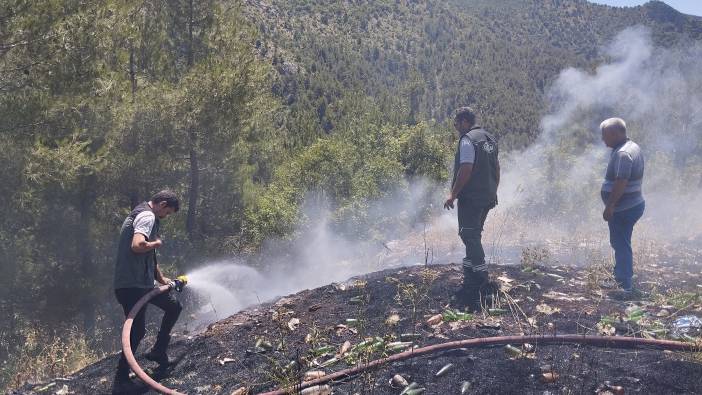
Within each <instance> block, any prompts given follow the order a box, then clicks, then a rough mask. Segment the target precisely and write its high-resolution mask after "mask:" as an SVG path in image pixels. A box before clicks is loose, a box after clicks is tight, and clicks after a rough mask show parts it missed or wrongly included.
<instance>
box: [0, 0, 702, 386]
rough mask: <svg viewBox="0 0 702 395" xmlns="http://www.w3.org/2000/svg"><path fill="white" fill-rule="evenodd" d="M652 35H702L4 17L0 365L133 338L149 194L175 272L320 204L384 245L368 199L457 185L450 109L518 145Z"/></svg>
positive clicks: (158, 6) (295, 11) (240, 8)
mask: <svg viewBox="0 0 702 395" xmlns="http://www.w3.org/2000/svg"><path fill="white" fill-rule="evenodd" d="M496 3H500V4H496ZM638 23H643V24H645V25H648V26H650V27H651V28H652V29H653V31H654V33H655V38H656V40H657V41H659V42H660V43H665V44H670V43H673V42H675V41H676V40H679V39H681V38H682V37H686V36H692V37H700V36H701V35H702V23H700V21H699V20H697V19H694V18H689V17H684V16H681V15H679V14H677V13H675V12H674V11H672V10H671V9H668V8H666V7H665V6H662V5H661V4H657V3H652V4H649V5H648V6H646V7H639V8H635V9H628V10H624V9H613V8H608V7H603V6H595V5H592V4H589V3H587V2H585V1H580V0H570V1H569V0H563V1H557V0H549V1H536V0H527V1H508V0H502V1H499V2H497V1H478V0H473V1H468V0H463V1H458V0H456V1H450V2H436V1H400V0H398V1H389V0H386V1H355V2H337V1H324V2H317V1H308V0H295V1H293V0H273V1H269V2H259V1H256V0H254V1H248V2H244V3H242V4H239V3H236V2H232V1H217V0H206V1H193V0H169V1H165V0H140V1H139V0H128V1H114V0H106V1H78V0H52V1H39V2H37V1H26V0H0V148H1V150H0V151H1V153H0V166H2V168H3V171H2V173H1V175H0V196H1V197H2V198H1V199H0V210H1V212H2V213H3V215H2V217H0V264H1V265H2V276H0V316H2V317H10V319H9V320H5V321H4V322H3V323H2V324H1V325H0V329H1V330H2V335H1V336H0V360H6V359H8V356H9V355H11V354H14V353H15V352H16V351H17V349H18V344H21V343H22V339H23V335H22V333H23V331H24V330H25V329H26V328H28V327H33V326H37V325H40V326H51V327H52V328H54V331H55V334H60V333H62V331H64V330H65V329H67V328H68V325H69V324H68V323H72V324H75V325H78V326H79V328H80V329H81V330H83V331H85V332H86V333H94V331H95V330H96V327H99V326H100V325H102V326H106V327H111V326H115V325H116V324H117V323H119V321H120V319H121V317H120V313H119V311H118V310H117V308H116V306H115V303H114V301H113V300H112V295H111V287H110V284H111V279H112V270H113V256H114V253H115V251H114V249H115V242H116V238H117V232H118V229H119V226H120V224H121V221H122V220H123V218H124V216H125V215H126V214H127V213H128V211H129V209H130V207H131V206H133V205H135V204H136V203H138V202H140V201H141V200H144V199H145V198H148V197H149V196H150V195H151V194H152V193H153V192H155V191H157V190H159V189H161V188H165V187H168V188H171V189H173V190H175V191H177V192H178V193H179V194H180V195H181V196H182V200H183V205H182V207H183V209H182V213H180V214H179V215H177V216H175V217H174V218H173V219H169V220H168V222H167V223H166V225H165V236H166V237H167V241H166V246H165V247H164V249H163V251H162V253H163V255H164V256H165V257H166V259H164V261H165V262H166V263H167V264H169V265H180V266H181V268H182V265H184V264H185V262H186V261H188V260H191V259H192V260H197V259H203V258H205V257H206V256H208V255H212V256H215V255H221V254H228V253H234V252H242V251H254V250H255V249H256V248H257V247H258V246H259V245H260V243H261V242H262V241H263V240H264V239H265V238H267V237H271V236H284V235H288V234H290V233H291V232H292V231H293V230H294V229H295V225H296V224H297V222H298V220H299V218H300V214H301V210H300V208H301V205H302V203H303V201H305V200H306V199H307V200H309V199H312V200H319V201H320V202H322V201H323V202H324V204H329V205H331V208H332V210H333V212H334V215H335V216H336V218H338V219H341V218H344V219H346V220H350V221H351V222H352V223H353V224H354V225H357V226H352V227H351V228H350V229H353V232H351V233H354V232H355V233H356V234H355V236H358V237H366V236H367V234H365V233H367V232H366V231H365V230H368V231H369V232H370V231H373V232H382V231H383V229H384V228H391V227H392V226H393V223H392V219H391V218H390V219H388V218H379V217H377V216H372V215H370V214H369V212H368V207H369V202H371V201H374V200H378V199H383V198H387V197H388V196H390V195H391V194H392V193H393V192H394V191H397V190H403V188H404V189H406V188H407V187H408V183H409V181H411V180H412V179H416V178H430V179H433V180H438V181H442V180H445V179H446V176H447V166H446V164H447V163H448V162H449V160H448V158H449V157H450V154H451V151H452V148H453V139H452V132H451V131H450V130H449V128H448V123H447V122H446V121H447V116H448V115H449V114H450V113H451V111H452V110H453V109H454V108H455V107H457V106H459V105H464V104H470V105H473V106H474V107H475V108H476V109H478V110H479V111H480V112H481V113H483V114H485V118H484V124H485V125H487V126H488V127H489V128H490V129H491V130H493V131H495V132H496V134H497V135H498V136H500V137H501V138H502V141H503V146H504V147H505V148H510V147H512V148H515V147H522V146H524V145H526V144H528V143H529V142H530V141H531V140H532V139H533V137H534V136H535V135H536V134H537V130H538V119H539V118H540V115H541V114H542V113H543V111H544V108H543V94H544V91H545V89H546V87H547V86H548V84H549V81H551V79H552V78H554V76H555V75H557V73H558V72H559V71H560V70H561V69H562V68H564V67H567V66H578V67H589V66H592V65H595V64H597V63H598V62H599V61H601V59H599V58H598V56H599V55H598V52H597V48H598V47H599V46H600V45H601V44H602V43H603V42H605V41H606V40H608V39H610V38H611V37H612V36H613V35H614V34H615V33H616V32H617V31H618V30H620V29H621V28H622V27H625V26H630V25H633V24H638ZM358 229H364V231H361V232H359V231H358ZM204 251H206V253H205V252H204ZM48 336H51V334H49V335H48ZM93 346H104V345H99V344H93ZM2 369H3V375H2V376H0V386H2V384H3V383H8V382H10V380H11V377H9V374H10V373H11V372H12V371H13V367H12V364H9V365H3V368H2Z"/></svg>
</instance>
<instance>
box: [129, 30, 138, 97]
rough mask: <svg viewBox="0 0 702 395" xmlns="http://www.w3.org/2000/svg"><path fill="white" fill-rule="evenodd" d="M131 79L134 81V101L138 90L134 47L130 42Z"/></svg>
mask: <svg viewBox="0 0 702 395" xmlns="http://www.w3.org/2000/svg"><path fill="white" fill-rule="evenodd" d="M129 80H130V81H131V82H132V101H134V96H135V95H136V90H137V80H136V69H135V66H134V47H133V46H132V44H129Z"/></svg>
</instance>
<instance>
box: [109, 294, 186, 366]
mask: <svg viewBox="0 0 702 395" xmlns="http://www.w3.org/2000/svg"><path fill="white" fill-rule="evenodd" d="M151 290H152V289H145V288H120V289H116V290H115V296H116V297H117V301H118V302H119V304H120V305H122V310H124V316H125V317H126V316H127V315H128V314H129V312H130V311H131V310H132V308H133V307H134V305H135V304H136V303H137V302H138V301H139V299H141V298H142V296H144V295H146V294H147V293H149V292H151ZM149 303H150V304H153V305H154V306H156V307H158V308H160V309H161V310H163V312H164V315H163V319H162V320H161V329H160V330H159V332H158V336H157V338H156V342H157V344H158V343H159V342H160V343H161V344H165V346H166V347H167V346H168V340H170V334H171V330H172V329H173V327H174V326H175V323H176V321H178V316H180V312H181V311H182V310H183V306H182V305H181V304H180V302H179V301H178V299H176V297H175V296H173V294H172V293H171V292H165V293H161V294H158V295H156V297H154V298H153V299H151V301H150V302H149ZM147 306H148V305H147ZM147 306H144V307H143V308H142V309H141V311H140V312H139V313H138V314H137V315H136V317H134V322H133V323H132V332H131V334H130V337H129V343H130V346H131V347H132V352H133V353H135V354H136V350H137V347H139V343H140V342H141V339H143V338H144V335H145V334H146V307H147ZM164 351H165V350H164ZM117 370H118V372H120V373H123V374H125V373H127V374H128V373H129V366H128V365H127V359H126V358H125V357H124V354H121V355H120V359H119V364H118V366H117Z"/></svg>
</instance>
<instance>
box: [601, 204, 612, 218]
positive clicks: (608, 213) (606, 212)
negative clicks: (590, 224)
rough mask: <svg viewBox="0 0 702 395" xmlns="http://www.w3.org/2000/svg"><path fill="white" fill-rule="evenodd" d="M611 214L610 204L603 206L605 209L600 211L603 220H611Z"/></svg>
mask: <svg viewBox="0 0 702 395" xmlns="http://www.w3.org/2000/svg"><path fill="white" fill-rule="evenodd" d="M613 216H614V207H611V206H607V207H605V210H604V212H603V213H602V218H604V220H605V221H607V222H609V220H611V219H612V217H613Z"/></svg>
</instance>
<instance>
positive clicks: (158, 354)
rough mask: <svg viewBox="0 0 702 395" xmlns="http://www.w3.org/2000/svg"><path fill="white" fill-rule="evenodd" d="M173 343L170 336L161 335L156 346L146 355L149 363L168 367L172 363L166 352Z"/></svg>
mask: <svg viewBox="0 0 702 395" xmlns="http://www.w3.org/2000/svg"><path fill="white" fill-rule="evenodd" d="M170 341H171V336H170V335H161V334H159V335H158V337H157V338H156V344H154V346H153V348H152V349H151V351H149V352H148V353H146V355H144V356H145V357H146V359H148V360H149V361H154V362H157V363H158V364H159V365H161V366H168V365H170V364H171V361H170V360H169V359H168V355H167V354H166V350H167V349H168V343H170Z"/></svg>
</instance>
